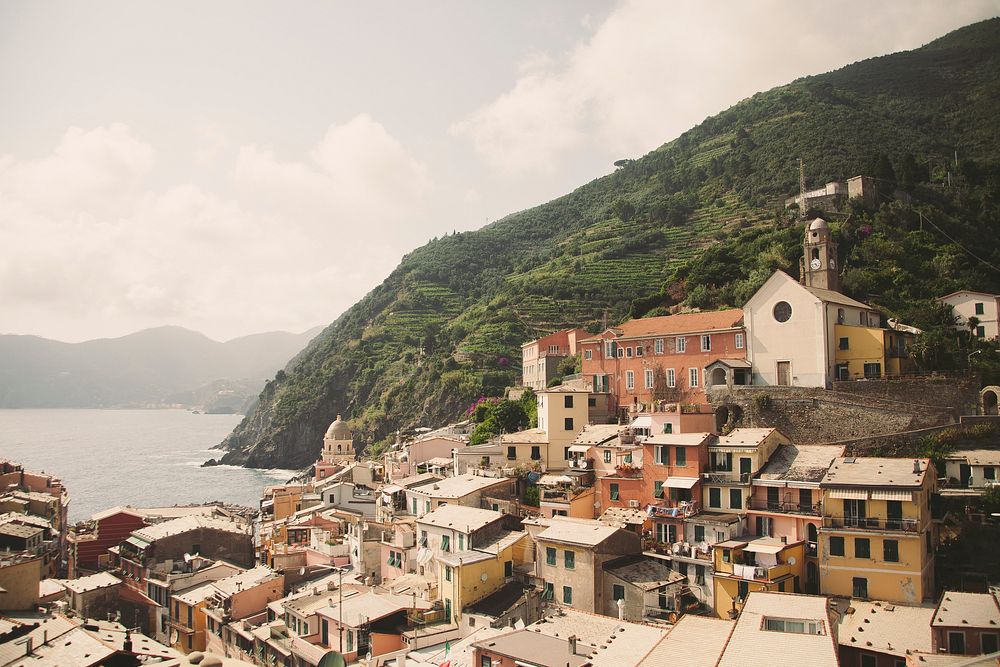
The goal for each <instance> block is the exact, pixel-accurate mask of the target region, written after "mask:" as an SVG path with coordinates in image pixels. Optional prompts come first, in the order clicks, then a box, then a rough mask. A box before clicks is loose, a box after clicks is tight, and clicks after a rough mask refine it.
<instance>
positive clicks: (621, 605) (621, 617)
mask: <svg viewBox="0 0 1000 667" xmlns="http://www.w3.org/2000/svg"><path fill="white" fill-rule="evenodd" d="M618 620H619V621H624V620H625V600H623V599H621V598H619V599H618Z"/></svg>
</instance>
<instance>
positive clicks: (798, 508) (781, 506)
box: [747, 498, 823, 516]
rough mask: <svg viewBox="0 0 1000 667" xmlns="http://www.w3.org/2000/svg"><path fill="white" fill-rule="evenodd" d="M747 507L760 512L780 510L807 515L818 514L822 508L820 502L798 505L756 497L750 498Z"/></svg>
mask: <svg viewBox="0 0 1000 667" xmlns="http://www.w3.org/2000/svg"><path fill="white" fill-rule="evenodd" d="M747 507H748V509H752V510H759V511H762V512H781V513H782V514H805V515H808V516H819V515H820V512H821V511H822V509H823V505H822V503H815V504H813V505H800V504H799V503H774V502H770V501H767V500H760V499H758V498H751V499H750V503H749V504H748V505H747Z"/></svg>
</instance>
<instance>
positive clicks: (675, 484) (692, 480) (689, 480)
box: [663, 477, 698, 489]
mask: <svg viewBox="0 0 1000 667" xmlns="http://www.w3.org/2000/svg"><path fill="white" fill-rule="evenodd" d="M697 483H698V478H697V477H667V479H666V481H664V482H663V486H668V487H670V488H671V489H690V488H692V487H693V486H694V485H695V484H697Z"/></svg>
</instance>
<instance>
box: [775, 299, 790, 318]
mask: <svg viewBox="0 0 1000 667" xmlns="http://www.w3.org/2000/svg"><path fill="white" fill-rule="evenodd" d="M791 316H792V307H791V305H789V303H788V302H787V301H779V302H778V303H776V304H774V319H776V320H778V321H779V322H787V321H788V318H790V317H791Z"/></svg>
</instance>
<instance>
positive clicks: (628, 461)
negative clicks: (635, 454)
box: [624, 452, 632, 463]
mask: <svg viewBox="0 0 1000 667" xmlns="http://www.w3.org/2000/svg"><path fill="white" fill-rule="evenodd" d="M624 461H625V463H632V452H629V453H628V454H626V455H625V459H624Z"/></svg>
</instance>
